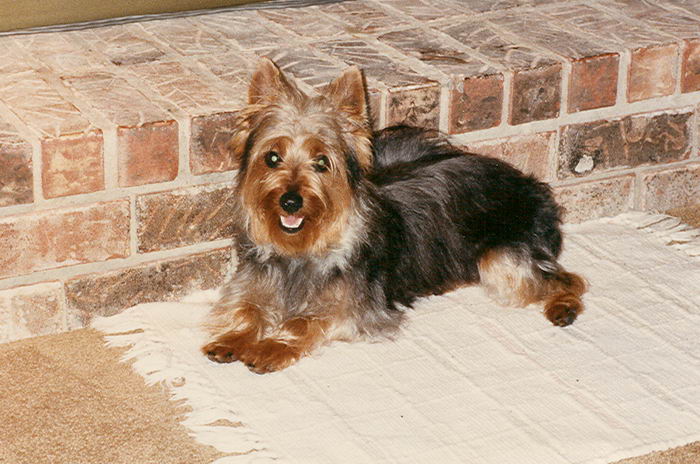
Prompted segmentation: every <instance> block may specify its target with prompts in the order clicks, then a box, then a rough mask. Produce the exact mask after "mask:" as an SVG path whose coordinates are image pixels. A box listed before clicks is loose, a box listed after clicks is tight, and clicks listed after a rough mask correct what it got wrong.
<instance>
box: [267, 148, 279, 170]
mask: <svg viewBox="0 0 700 464" xmlns="http://www.w3.org/2000/svg"><path fill="white" fill-rule="evenodd" d="M281 162H282V158H281V157H280V155H278V154H277V152H276V151H268V152H267V154H265V164H267V166H268V167H270V168H276V167H277V166H279V164H280V163H281Z"/></svg>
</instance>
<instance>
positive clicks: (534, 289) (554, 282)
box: [479, 249, 586, 325]
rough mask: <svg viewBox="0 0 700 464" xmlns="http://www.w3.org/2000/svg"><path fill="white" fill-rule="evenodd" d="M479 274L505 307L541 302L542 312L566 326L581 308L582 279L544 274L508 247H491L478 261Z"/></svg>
mask: <svg viewBox="0 0 700 464" xmlns="http://www.w3.org/2000/svg"><path fill="white" fill-rule="evenodd" d="M479 276H480V278H481V284H482V286H483V287H484V289H485V290H486V292H487V293H488V294H489V296H491V298H493V299H494V300H495V301H497V302H499V303H500V304H503V305H506V306H518V307H523V306H527V305H529V304H532V303H539V302H544V313H545V316H546V317H547V319H549V320H550V321H551V322H552V323H553V324H555V325H568V324H570V323H571V321H572V320H573V319H575V318H576V316H578V314H580V313H581V312H582V311H583V303H582V302H581V295H583V294H584V293H585V292H586V282H585V280H583V279H582V278H581V277H580V276H578V275H576V274H573V273H570V272H566V271H564V270H558V271H556V272H555V273H553V274H544V273H543V272H542V271H540V270H539V269H538V268H537V267H536V266H535V265H534V263H532V262H531V261H530V260H527V259H523V258H521V257H520V256H518V254H517V253H516V252H514V251H512V250H498V249H496V250H491V251H489V252H487V253H486V254H485V255H484V256H483V257H482V258H481V259H480V260H479Z"/></svg>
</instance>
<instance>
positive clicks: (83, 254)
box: [0, 0, 700, 339]
mask: <svg viewBox="0 0 700 464" xmlns="http://www.w3.org/2000/svg"><path fill="white" fill-rule="evenodd" d="M698 24H700V6H698V3H697V2H691V1H685V0H646V1H628V0H597V1H595V2H581V1H557V0H550V1H546V0H527V1H523V0H489V1H483V0H355V1H348V2H344V3H340V4H330V5H323V6H318V7H307V8H300V9H274V10H272V9H271V10H260V11H241V12H226V13H217V14H212V15H205V16H195V17H189V18H180V19H168V20H161V21H150V22H144V23H132V24H124V25H117V26H109V27H103V28H97V29H87V30H82V31H74V32H62V33H49V34H35V35H22V36H8V37H1V38H0V49H1V50H2V51H3V58H4V59H3V60H2V61H0V166H1V167H2V169H0V251H1V253H0V292H2V291H8V292H9V293H6V296H5V297H3V296H2V294H0V303H1V304H0V306H1V308H0V309H1V311H0V312H1V314H0V315H1V316H2V319H0V335H1V337H0V338H2V339H11V338H17V337H24V336H29V335H36V334H43V333H47V332H52V331H60V330H65V329H66V324H65V323H63V322H61V321H67V320H77V321H78V324H84V323H86V322H87V321H88V320H89V319H90V317H91V315H92V314H103V313H105V312H109V313H113V312H117V311H120V310H121V309H123V307H124V306H127V305H131V304H136V303H138V302H142V301H152V300H157V299H161V298H170V297H173V295H180V294H181V293H182V292H184V291H185V290H189V289H193V288H199V287H204V286H209V287H210V286H212V285H215V283H216V282H218V280H217V279H220V277H221V274H222V273H223V272H224V270H223V268H224V267H226V263H227V262H228V257H227V254H226V252H225V251H222V246H225V245H226V241H227V240H228V237H229V236H230V227H231V224H230V223H229V222H228V216H229V211H228V209H227V202H226V198H227V197H226V195H227V194H228V193H230V192H229V191H228V189H227V187H226V186H227V185H228V183H229V182H231V180H232V179H233V169H234V168H235V164H234V160H233V159H232V158H231V156H230V155H229V153H228V150H227V142H228V139H229V137H230V134H231V132H232V129H233V121H234V119H235V115H236V112H237V111H238V110H240V109H241V108H242V106H243V105H244V103H245V101H246V95H247V81H248V78H249V73H250V70H251V68H252V66H254V63H255V60H256V59H257V57H259V56H269V57H270V58H272V59H273V60H274V61H275V62H276V63H278V65H279V66H280V67H281V68H282V69H284V71H285V72H286V73H288V74H289V76H291V78H292V79H294V80H295V81H296V82H297V83H298V84H299V86H300V87H301V88H303V89H304V90H306V91H308V92H313V91H315V90H317V89H319V88H321V87H323V86H324V85H326V84H327V83H328V82H329V81H330V80H331V79H333V78H334V77H335V76H337V75H338V74H339V73H340V72H342V70H343V69H345V68H346V67H347V66H349V65H357V66H359V67H360V68H362V70H363V72H364V74H365V77H366V82H367V88H368V92H369V101H370V110H371V115H372V117H373V124H374V126H375V127H376V128H381V127H384V126H388V125H391V124H398V123H408V124H413V125H419V126H423V127H430V128H436V129H439V130H441V131H443V132H445V133H448V134H450V135H451V136H452V138H453V140H454V142H455V143H457V144H458V145H460V146H464V147H467V148H468V149H470V150H473V151H474V152H479V153H484V154H487V155H489V156H496V157H499V158H502V159H505V160H506V161H508V162H510V163H512V164H514V165H515V166H517V167H519V168H521V169H523V170H525V171H527V172H528V173H531V174H533V175H535V176H537V177H539V178H541V179H544V180H547V181H549V182H551V183H552V185H553V187H554V190H555V192H556V194H557V196H558V198H559V200H560V201H561V202H562V204H563V206H564V207H565V208H566V211H567V213H566V220H567V221H582V220H586V219H590V218H595V217H599V216H606V215H613V214H618V213H620V212H623V211H627V210H630V209H633V208H641V209H646V210H653V211H659V210H665V209H668V208H672V207H679V206H683V205H684V204H686V203H692V202H698V201H700V190H699V189H698V172H699V171H698V166H700V154H699V153H698V143H699V140H698V139H699V138H700V137H699V136H698V133H699V131H700V116H699V115H698V114H697V113H698V108H700V27H699V26H698ZM18 243H22V244H23V246H17V244H18ZM186 263H191V265H190V266H188V265H186ZM158 276H160V277H158ZM154 279H155V280H154ZM144 280H146V281H153V282H157V284H154V285H153V286H151V288H150V290H148V291H146V289H145V288H142V287H143V286H139V283H140V281H144ZM125 281H130V282H133V285H125V286H122V283H123V282H125ZM137 281H139V282H137ZM88 288H91V289H92V288H94V289H97V293H96V294H95V295H94V298H93V297H90V296H89V295H87V294H86V293H85V289H88ZM13 289H21V290H18V292H16V293H13V292H12V290H13ZM15 295H16V296H15ZM3 298H4V299H3ZM12 298H19V300H16V301H15V300H13V299H12ZM105 298H106V299H109V301H110V302H111V303H110V305H109V306H108V307H107V306H105V307H103V308H101V307H100V305H101V303H100V301H102V300H104V299H105ZM20 300H21V301H20ZM14 304H17V307H18V309H17V313H16V314H11V313H10V312H8V311H9V310H8V309H7V308H8V307H9V306H8V305H14ZM3 305H4V306H3ZM28 305H36V307H37V308H38V309H37V312H36V313H35V314H32V315H31V317H30V315H28V313H27V311H28V310H27V308H28V307H29V306H28ZM25 313H26V314H25ZM17 321H25V323H24V325H23V326H22V327H20V326H18V325H17V324H18V322H17Z"/></svg>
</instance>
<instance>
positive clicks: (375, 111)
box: [367, 90, 382, 130]
mask: <svg viewBox="0 0 700 464" xmlns="http://www.w3.org/2000/svg"><path fill="white" fill-rule="evenodd" d="M367 105H368V110H369V119H370V122H371V123H372V128H373V129H374V130H378V129H381V127H380V121H381V120H382V119H381V118H382V92H381V91H379V90H375V91H368V92H367Z"/></svg>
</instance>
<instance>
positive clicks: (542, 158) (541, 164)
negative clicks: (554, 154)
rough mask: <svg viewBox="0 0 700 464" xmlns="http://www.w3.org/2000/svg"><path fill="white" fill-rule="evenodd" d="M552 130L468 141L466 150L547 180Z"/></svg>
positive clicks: (548, 176) (552, 136)
mask: <svg viewBox="0 0 700 464" xmlns="http://www.w3.org/2000/svg"><path fill="white" fill-rule="evenodd" d="M553 138H554V132H541V133H539V134H532V135H522V136H517V137H510V138H506V139H497V140H486V141H484V142H475V143H470V144H469V145H468V146H467V147H465V148H466V149H467V150H469V151H472V152H474V153H478V154H481V155H486V156H492V157H494V158H498V159H501V160H503V161H506V162H508V163H510V164H512V165H513V166H515V167H516V168H518V169H520V170H521V171H523V172H525V173H526V174H532V175H534V176H535V177H537V178H538V179H542V180H549V178H550V175H549V146H550V144H551V142H552V139H553Z"/></svg>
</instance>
